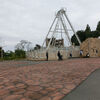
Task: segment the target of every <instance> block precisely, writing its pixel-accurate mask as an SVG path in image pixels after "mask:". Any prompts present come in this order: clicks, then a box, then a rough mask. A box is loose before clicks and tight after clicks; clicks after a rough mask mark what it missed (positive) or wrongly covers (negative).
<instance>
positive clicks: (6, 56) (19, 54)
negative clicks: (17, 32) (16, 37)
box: [2, 50, 26, 60]
mask: <svg viewBox="0 0 100 100" xmlns="http://www.w3.org/2000/svg"><path fill="white" fill-rule="evenodd" d="M25 57H26V54H25V51H24V50H15V52H13V51H7V52H4V53H3V59H2V60H15V59H23V58H25Z"/></svg>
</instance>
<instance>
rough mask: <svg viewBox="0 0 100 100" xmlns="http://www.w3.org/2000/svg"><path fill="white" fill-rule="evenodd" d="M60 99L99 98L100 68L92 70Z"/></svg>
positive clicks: (80, 99) (97, 99) (88, 99)
mask: <svg viewBox="0 0 100 100" xmlns="http://www.w3.org/2000/svg"><path fill="white" fill-rule="evenodd" d="M62 100H100V69H99V70H96V71H95V72H93V73H92V74H91V75H90V76H89V77H88V78H87V79H86V80H85V81H84V82H82V84H80V85H79V86H78V87H77V88H75V90H73V91H72V92H70V93H69V94H68V95H67V96H65V97H64V98H63V99H62Z"/></svg>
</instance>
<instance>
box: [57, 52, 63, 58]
mask: <svg viewBox="0 0 100 100" xmlns="http://www.w3.org/2000/svg"><path fill="white" fill-rule="evenodd" d="M57 56H58V60H62V55H61V54H60V51H58V53H57Z"/></svg>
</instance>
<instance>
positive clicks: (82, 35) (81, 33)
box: [71, 30, 86, 46]
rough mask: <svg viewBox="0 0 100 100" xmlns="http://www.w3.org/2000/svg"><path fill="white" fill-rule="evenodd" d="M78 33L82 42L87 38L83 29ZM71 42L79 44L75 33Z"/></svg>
mask: <svg viewBox="0 0 100 100" xmlns="http://www.w3.org/2000/svg"><path fill="white" fill-rule="evenodd" d="M77 35H78V37H79V39H80V41H81V42H83V41H84V40H85V39H86V36H85V32H84V31H82V30H80V31H78V32H77ZM71 42H72V43H74V44H75V45H77V46H78V45H79V42H78V40H77V38H76V36H75V34H74V35H73V36H72V38H71Z"/></svg>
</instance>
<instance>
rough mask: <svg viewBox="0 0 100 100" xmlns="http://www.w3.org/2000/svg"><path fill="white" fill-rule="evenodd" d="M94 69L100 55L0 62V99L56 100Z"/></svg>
mask: <svg viewBox="0 0 100 100" xmlns="http://www.w3.org/2000/svg"><path fill="white" fill-rule="evenodd" d="M19 64H21V65H22V66H21V65H20V66H18V65H19ZM26 64H27V66H25V65H26ZM97 68H100V58H90V59H71V60H65V61H53V62H47V63H40V64H36V65H34V64H33V65H32V64H31V65H28V62H24V61H7V62H0V100H60V99H61V98H62V97H64V96H65V95H66V94H67V93H69V92H70V91H71V90H72V89H74V88H75V87H76V86H77V85H79V83H80V82H82V81H83V80H84V79H86V77H87V76H88V75H89V74H90V73H91V72H93V71H94V70H95V69H97Z"/></svg>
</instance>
